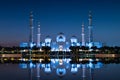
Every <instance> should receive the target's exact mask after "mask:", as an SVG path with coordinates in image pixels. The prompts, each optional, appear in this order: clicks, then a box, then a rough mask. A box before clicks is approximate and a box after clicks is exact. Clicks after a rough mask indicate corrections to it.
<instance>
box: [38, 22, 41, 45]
mask: <svg viewBox="0 0 120 80" xmlns="http://www.w3.org/2000/svg"><path fill="white" fill-rule="evenodd" d="M37 30H38V33H37V47H40V35H41V34H40V22H38V29H37Z"/></svg>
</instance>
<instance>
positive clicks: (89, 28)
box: [88, 11, 93, 43]
mask: <svg viewBox="0 0 120 80" xmlns="http://www.w3.org/2000/svg"><path fill="white" fill-rule="evenodd" d="M88 20H89V25H88V30H89V43H91V42H93V32H92V14H91V11H89V19H88Z"/></svg>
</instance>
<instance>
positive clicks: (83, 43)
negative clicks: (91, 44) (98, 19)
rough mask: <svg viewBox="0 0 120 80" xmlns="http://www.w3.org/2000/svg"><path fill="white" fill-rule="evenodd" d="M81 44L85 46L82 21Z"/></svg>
mask: <svg viewBox="0 0 120 80" xmlns="http://www.w3.org/2000/svg"><path fill="white" fill-rule="evenodd" d="M81 35H82V46H85V31H84V23H82V33H81Z"/></svg>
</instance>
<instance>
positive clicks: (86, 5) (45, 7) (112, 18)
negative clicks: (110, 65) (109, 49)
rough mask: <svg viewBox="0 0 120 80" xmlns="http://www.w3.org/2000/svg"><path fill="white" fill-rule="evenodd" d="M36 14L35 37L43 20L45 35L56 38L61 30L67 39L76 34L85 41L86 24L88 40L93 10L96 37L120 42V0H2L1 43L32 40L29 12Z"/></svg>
mask: <svg viewBox="0 0 120 80" xmlns="http://www.w3.org/2000/svg"><path fill="white" fill-rule="evenodd" d="M30 11H33V15H34V36H35V38H34V41H35V42H36V36H37V35H36V31H37V30H36V28H37V23H38V21H40V25H41V38H42V40H41V41H43V40H44V38H45V37H46V36H47V35H49V36H51V37H52V38H53V41H55V37H56V36H57V34H58V33H59V32H63V33H64V34H65V36H66V38H67V39H70V37H71V36H73V35H76V36H77V38H78V40H79V41H81V24H82V22H84V24H85V32H86V34H85V37H86V41H88V13H89V11H92V16H93V22H92V23H93V33H94V34H93V36H94V41H101V42H103V43H106V44H107V45H110V46H120V0H0V45H2V46H18V45H19V43H20V42H28V41H29V14H30Z"/></svg>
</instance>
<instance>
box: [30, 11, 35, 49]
mask: <svg viewBox="0 0 120 80" xmlns="http://www.w3.org/2000/svg"><path fill="white" fill-rule="evenodd" d="M33 28H34V27H33V12H32V11H31V12H30V38H29V42H30V47H33V46H32V44H33Z"/></svg>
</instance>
